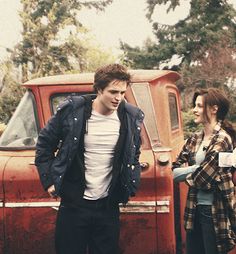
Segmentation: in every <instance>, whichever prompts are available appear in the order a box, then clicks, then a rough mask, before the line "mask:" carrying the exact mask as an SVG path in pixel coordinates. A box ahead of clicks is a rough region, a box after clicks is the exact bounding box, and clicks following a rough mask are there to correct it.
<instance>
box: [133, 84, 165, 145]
mask: <svg viewBox="0 0 236 254" xmlns="http://www.w3.org/2000/svg"><path fill="white" fill-rule="evenodd" d="M131 89H132V92H133V94H134V97H135V100H136V102H137V105H138V107H140V108H141V109H142V110H143V112H144V114H145V118H144V125H145V127H146V130H147V133H148V136H149V138H150V141H151V146H152V147H153V148H154V147H156V146H159V144H160V138H159V134H158V129H157V124H156V116H155V111H154V106H153V102H152V96H151V92H150V89H149V84H148V83H133V84H132V86H131ZM144 95H145V96H144Z"/></svg>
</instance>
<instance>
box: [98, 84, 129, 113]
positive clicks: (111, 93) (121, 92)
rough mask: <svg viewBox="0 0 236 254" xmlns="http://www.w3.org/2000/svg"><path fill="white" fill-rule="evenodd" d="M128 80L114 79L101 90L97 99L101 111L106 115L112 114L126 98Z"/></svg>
mask: <svg viewBox="0 0 236 254" xmlns="http://www.w3.org/2000/svg"><path fill="white" fill-rule="evenodd" d="M126 89H127V82H126V81H121V80H113V81H111V82H110V83H109V85H108V86H107V87H106V88H104V89H103V90H99V91H98V94H97V100H98V103H99V111H100V113H102V114H104V115H109V114H111V113H112V112H113V111H114V110H117V108H118V107H119V105H120V102H121V101H122V100H123V99H124V96H125V91H126Z"/></svg>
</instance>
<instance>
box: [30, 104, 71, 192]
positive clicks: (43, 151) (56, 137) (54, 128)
mask: <svg viewBox="0 0 236 254" xmlns="http://www.w3.org/2000/svg"><path fill="white" fill-rule="evenodd" d="M67 107H68V102H67V103H64V105H62V107H60V108H58V111H57V113H56V114H55V115H54V116H52V117H51V119H50V120H49V121H48V123H47V124H46V126H45V127H44V128H43V129H42V130H41V131H40V133H39V137H38V140H37V144H36V155H35V165H36V167H37V169H38V173H39V177H40V180H41V183H42V185H43V187H44V189H45V190H47V188H48V187H49V186H51V185H53V184H54V183H53V180H52V176H51V172H50V167H51V165H52V162H53V161H54V159H55V153H56V151H57V150H58V146H59V143H60V141H61V140H62V139H63V135H62V120H63V119H62V118H63V114H65V110H66V108H67Z"/></svg>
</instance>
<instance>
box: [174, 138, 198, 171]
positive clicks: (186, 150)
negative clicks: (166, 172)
mask: <svg viewBox="0 0 236 254" xmlns="http://www.w3.org/2000/svg"><path fill="white" fill-rule="evenodd" d="M192 139H193V137H190V138H188V139H187V140H186V142H185V144H184V146H183V148H182V150H181V152H180V153H179V155H178V157H177V159H176V161H175V162H173V163H172V170H173V169H175V168H180V167H181V166H182V165H183V164H184V163H188V164H189V165H190V166H192V165H193V164H195V163H194V162H191V161H190V160H191V156H190V155H191V150H190V144H191V141H192Z"/></svg>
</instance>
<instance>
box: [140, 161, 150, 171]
mask: <svg viewBox="0 0 236 254" xmlns="http://www.w3.org/2000/svg"><path fill="white" fill-rule="evenodd" d="M140 167H141V170H142V171H145V170H147V169H148V168H149V163H148V162H140Z"/></svg>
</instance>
